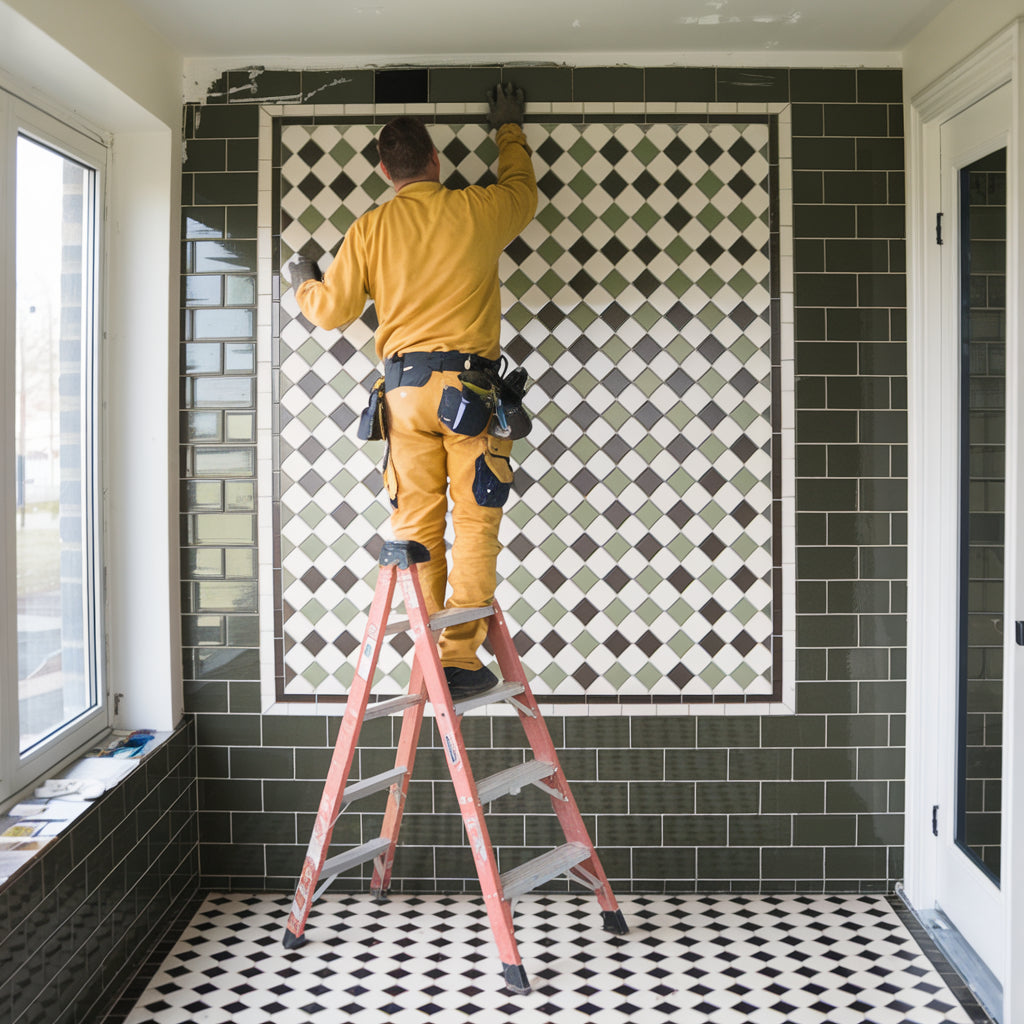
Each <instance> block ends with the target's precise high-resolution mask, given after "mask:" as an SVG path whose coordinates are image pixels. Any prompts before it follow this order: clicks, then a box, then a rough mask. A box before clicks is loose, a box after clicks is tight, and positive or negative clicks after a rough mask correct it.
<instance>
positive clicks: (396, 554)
mask: <svg viewBox="0 0 1024 1024" xmlns="http://www.w3.org/2000/svg"><path fill="white" fill-rule="evenodd" d="M378 561H379V563H380V564H381V565H397V566H398V568H399V569H408V568H409V566H410V565H412V564H414V563H416V562H429V561H430V552H429V551H428V550H427V549H426V548H425V547H424V546H423V545H422V544H420V543H419V542H418V541H415V540H389V541H385V543H384V547H382V548H381V550H380V558H379V559H378Z"/></svg>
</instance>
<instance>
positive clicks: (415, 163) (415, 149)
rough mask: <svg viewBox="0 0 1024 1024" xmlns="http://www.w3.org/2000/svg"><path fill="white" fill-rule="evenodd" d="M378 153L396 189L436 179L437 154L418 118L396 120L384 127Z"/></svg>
mask: <svg viewBox="0 0 1024 1024" xmlns="http://www.w3.org/2000/svg"><path fill="white" fill-rule="evenodd" d="M377 152H378V153H379V154H380V162H381V164H382V165H383V167H384V173H385V174H387V176H388V177H389V178H390V179H391V181H393V182H394V183H395V184H396V185H398V184H400V183H402V182H407V181H415V180H424V179H426V180H430V179H432V178H433V172H434V167H435V161H436V159H437V151H436V150H435V149H434V143H433V142H432V141H431V138H430V133H429V132H428V131H427V128H426V125H424V124H423V122H422V121H419V120H417V119H416V118H415V117H396V118H395V119H394V120H393V121H389V122H388V123H387V124H386V125H384V127H383V128H382V129H381V131H380V135H379V136H378V137H377ZM434 180H436V179H434Z"/></svg>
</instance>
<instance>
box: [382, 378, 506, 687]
mask: <svg viewBox="0 0 1024 1024" xmlns="http://www.w3.org/2000/svg"><path fill="white" fill-rule="evenodd" d="M458 377H459V375H458V373H454V372H439V371H437V372H434V373H432V374H431V375H430V379H429V380H428V381H427V383H426V384H424V385H423V386H422V387H397V388H394V389H392V390H391V391H388V393H387V395H386V396H385V397H386V401H387V410H388V436H389V440H390V442H391V457H390V465H389V467H388V472H386V474H385V476H386V479H387V481H388V492H389V497H390V498H391V499H392V512H391V530H392V533H393V534H394V537H395V539H396V540H414V541H418V542H419V543H420V544H422V545H424V547H426V548H427V550H428V551H429V552H430V561H429V562H425V563H421V564H420V566H419V577H420V584H421V586H422V588H423V596H424V598H425V600H426V602H427V610H428V612H429V613H430V614H433V613H434V612H436V611H439V610H440V609H441V608H443V607H447V608H485V607H487V606H489V605H490V604H491V603H492V602H493V600H494V588H495V583H496V578H497V559H498V551H499V549H500V544H499V542H498V526H499V524H500V523H501V508H500V507H496V508H495V507H485V506H483V505H481V504H479V503H478V501H477V499H476V497H475V495H474V481H478V479H479V478H478V474H479V473H481V472H489V471H490V470H491V469H493V470H496V471H497V473H498V474H499V475H501V476H505V477H506V479H507V480H508V481H510V480H511V468H510V467H509V464H508V454H509V452H510V451H511V448H512V442H511V441H499V440H498V439H496V438H493V437H490V436H489V435H488V434H486V433H484V434H481V435H478V436H476V437H465V436H463V435H462V434H456V433H453V432H452V431H451V430H449V429H448V428H447V427H445V426H444V425H443V424H442V423H441V422H440V421H439V420H438V418H437V407H438V404H439V403H440V401H441V392H442V390H443V388H444V386H445V385H446V384H447V385H448V386H450V387H455V388H461V384H460V383H459V379H458ZM480 461H484V462H485V463H486V466H478V462H480ZM488 467H489V468H488ZM478 486H479V483H478ZM396 488H397V494H395V493H392V492H393V491H394V490H395V489H396ZM446 490H447V491H449V493H450V494H451V506H452V525H453V527H454V532H455V537H454V541H453V543H452V562H451V570H450V571H449V569H448V565H447V560H446V557H445V545H444V534H445V517H446V515H447V512H448V500H447V496H446V493H445V492H446ZM395 500H397V503H398V504H397V507H394V502H395ZM448 584H450V586H451V595H450V596H449V597H448V600H447V603H446V602H445V590H446V585H448ZM489 621H490V620H489V619H486V618H485V619H476V620H474V621H472V622H466V623H461V624H459V625H456V626H450V627H448V628H447V629H446V630H444V632H443V633H442V634H441V638H440V641H439V648H440V653H441V663H442V665H445V666H452V667H457V668H466V669H477V668H479V667H480V659H479V658H478V657H477V655H476V651H477V648H478V647H479V646H480V644H481V643H483V640H484V637H485V636H486V635H487V625H488V623H489Z"/></svg>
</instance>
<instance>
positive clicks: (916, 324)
mask: <svg viewBox="0 0 1024 1024" xmlns="http://www.w3.org/2000/svg"><path fill="white" fill-rule="evenodd" d="M1022 43H1024V21H1017V22H1015V23H1014V24H1013V25H1011V26H1010V27H1009V28H1007V29H1006V30H1004V31H1003V32H1001V33H1000V34H999V35H998V36H996V37H995V38H994V39H992V40H991V41H990V42H988V43H986V44H985V45H984V46H982V47H981V48H979V50H977V51H976V52H975V53H974V54H972V55H971V56H970V57H968V58H967V59H966V60H964V61H962V62H961V63H960V64H959V65H957V66H956V67H955V68H953V69H952V70H951V71H949V72H948V73H947V74H945V75H943V76H942V78H940V79H939V80H938V81H937V82H935V83H933V84H932V85H930V86H928V87H927V88H926V89H924V90H922V91H921V92H920V93H919V94H918V95H916V96H914V97H913V98H912V99H911V101H910V104H909V121H908V131H907V154H908V188H907V195H908V210H907V214H908V271H909V273H908V306H909V309H908V315H909V320H908V327H909V335H908V341H909V367H908V377H909V418H910V423H909V426H910V430H909V443H910V453H909V454H910V460H909V466H910V468H909V493H908V499H909V535H908V549H909V551H908V555H909V557H908V575H909V579H908V586H909V602H908V636H907V648H908V650H907V803H906V833H905V835H906V839H905V865H904V871H905V881H904V892H905V895H906V897H907V899H908V901H909V903H910V904H911V906H912V907H914V908H915V909H917V910H919V911H929V910H932V909H933V908H934V907H935V906H936V904H937V902H938V901H937V894H938V885H939V877H938V875H939V872H938V855H939V849H940V846H939V844H940V843H941V842H943V841H944V839H943V838H941V837H943V836H945V837H948V836H949V835H950V834H951V829H952V826H953V808H952V807H951V806H950V804H951V801H950V800H949V798H948V796H945V795H943V793H942V792H941V780H942V778H943V774H944V772H945V771H946V769H947V765H948V757H949V754H948V749H949V748H948V747H947V748H946V751H945V753H944V751H943V743H942V738H943V737H945V738H946V740H947V741H948V736H949V730H950V725H951V723H950V722H949V721H948V716H945V717H944V716H943V715H942V714H941V713H940V711H939V704H938V702H937V701H935V699H934V692H935V691H934V688H935V686H936V685H938V684H939V681H940V680H948V679H950V678H952V674H953V673H954V672H955V666H956V664H957V656H956V653H957V652H956V639H957V638H956V635H955V634H956V631H955V630H953V629H952V628H951V626H950V624H951V623H953V622H955V621H956V614H957V608H956V600H955V590H956V587H955V583H951V582H950V581H955V580H956V579H957V576H958V564H957V561H958V550H959V548H958V541H957V537H958V532H957V527H958V510H957V508H956V503H955V502H954V501H951V500H949V498H948V496H949V495H952V494H955V493H956V484H957V476H958V467H957V461H956V460H957V456H958V453H957V452H955V451H953V452H951V451H950V450H949V448H950V447H951V446H943V444H942V443H940V442H938V441H937V438H936V432H935V425H936V424H939V423H942V422H943V416H945V417H946V420H947V422H948V417H949V415H950V410H956V409H959V386H958V384H959V373H958V372H955V373H953V372H950V367H949V364H948V361H947V360H946V359H944V358H939V355H940V353H939V352H938V351H937V342H938V339H939V338H941V337H942V330H943V322H942V317H943V301H942V266H941V258H940V257H941V249H940V247H939V246H938V245H936V214H937V213H939V212H940V211H941V210H942V207H941V205H940V195H939V193H940V183H939V175H938V168H939V159H940V157H939V131H940V126H941V125H942V124H943V122H945V121H947V120H949V119H950V118H952V117H954V116H955V115H956V114H958V113H960V112H962V111H963V110H965V109H967V108H968V107H969V106H971V105H972V104H973V103H975V102H976V101H978V100H979V99H981V98H982V97H984V96H986V95H987V94H988V93H990V92H992V91H993V90H994V89H996V88H998V87H999V86H1001V85H1004V84H1006V83H1011V91H1012V94H1013V95H1012V103H1013V113H1012V117H1011V125H1010V136H1009V140H1008V146H1007V207H1008V209H1007V217H1008V244H1007V309H1006V318H1007V324H1006V330H1007V366H1006V373H1007V381H1006V386H1007V391H1008V393H1014V392H1016V394H1018V395H1024V359H1022V354H1024V353H1022V340H1024V335H1022V323H1021V315H1020V311H1021V290H1020V271H1021V230H1022V227H1024V222H1022V214H1024V211H1022V209H1021V202H1020V197H1021V173H1022V168H1024V162H1022V159H1021V157H1022V153H1021V146H1022V132H1021V130H1020V119H1021V110H1022V109H1024V108H1022V103H1021V78H1022V76H1021V73H1020V65H1021V55H1022V53H1024V46H1022ZM945 213H946V216H947V217H952V216H955V215H956V212H955V211H951V210H948V211H945ZM1019 404H1020V403H1013V404H1011V409H1012V408H1013V406H1014V405H1019ZM1021 431H1022V424H1021V421H1020V418H1019V413H1018V414H1017V415H1016V418H1013V417H1011V416H1009V415H1008V418H1007V441H1008V445H1013V444H1014V440H1013V439H1016V442H1015V443H1016V450H1017V453H1018V456H1019V454H1020V452H1021V450H1022V446H1024V436H1022V432H1021ZM1011 450H1012V449H1011ZM951 474H953V475H952V476H951ZM1022 475H1024V474H1018V476H1022ZM1022 491H1024V488H1022V487H1021V485H1020V481H1019V480H1018V489H1017V491H1016V492H1015V493H1013V494H1011V493H1009V491H1008V492H1007V495H1006V501H1007V522H1008V523H1009V524H1012V523H1014V522H1017V523H1020V522H1021V521H1022V520H1021V513H1022V511H1024V493H1022ZM940 496H946V497H944V499H943V500H939V497H940ZM1021 558H1022V551H1021V538H1020V537H1018V536H1015V535H1014V531H1013V530H1011V529H1008V530H1007V534H1006V565H1007V580H1006V588H1007V589H1006V604H1005V609H1006V610H1005V616H1006V620H1007V622H1008V623H1010V622H1012V621H1013V620H1016V619H1024V581H1022V580H1021V579H1019V578H1018V577H1019V576H1021V575H1022V574H1020V573H1014V572H1013V571H1012V570H1011V569H1010V567H1011V566H1014V565H1019V564H1020V563H1021ZM1005 634H1006V641H1005V647H1004V678H1005V680H1006V685H1005V686H1004V688H1003V689H1004V704H1003V711H1004V735H1007V736H1016V737H1020V736H1024V695H1022V699H1017V700H1015V699H1014V694H1015V690H1017V691H1019V689H1020V687H1021V686H1022V685H1024V648H1021V647H1017V646H1015V644H1014V642H1013V630H1012V629H1009V628H1008V629H1007V630H1006V631H1005ZM1014 754H1015V751H1014V744H1008V745H1006V746H1005V747H1004V751H1003V772H1004V779H1005V783H1004V786H1003V807H1002V829H1003V843H1004V850H1007V849H1010V850H1016V851H1017V858H1016V859H1017V861H1018V862H1020V861H1021V854H1022V851H1024V845H1022V840H1024V778H1022V775H1024V768H1022V767H1021V765H1022V763H1024V760H1022V756H1021V754H1020V752H1019V750H1018V751H1017V753H1016V759H1015V757H1014ZM944 758H945V760H944ZM943 805H945V806H943ZM936 806H938V808H939V811H938V825H939V833H940V838H936V837H935V836H933V833H932V814H933V808H935V807H936ZM1001 875H1002V877H1001V892H1002V896H1003V899H1004V901H1005V902H1004V906H1005V914H1004V922H1003V926H1002V930H1003V942H1002V949H1003V954H1004V956H1003V963H1004V964H1005V965H1013V964H1015V963H1020V962H1021V958H1022V957H1024V872H1022V871H1020V870H1016V871H1015V870H1014V864H1013V859H1012V858H1011V857H1009V856H1004V857H1003V859H1002V871H1001ZM994 966H996V968H997V972H998V973H1001V974H1002V975H1003V976H1002V978H1001V980H1002V982H1003V1013H1002V1020H1003V1021H1005V1022H1009V1021H1012V1020H1013V1019H1014V1010H1015V1008H1016V1010H1017V1013H1018V1016H1021V1017H1022V1019H1024V979H1022V976H1021V975H1022V972H1020V971H1019V970H1018V971H1014V970H1013V969H1012V966H1009V969H1005V970H1003V969H1002V965H994Z"/></svg>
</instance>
